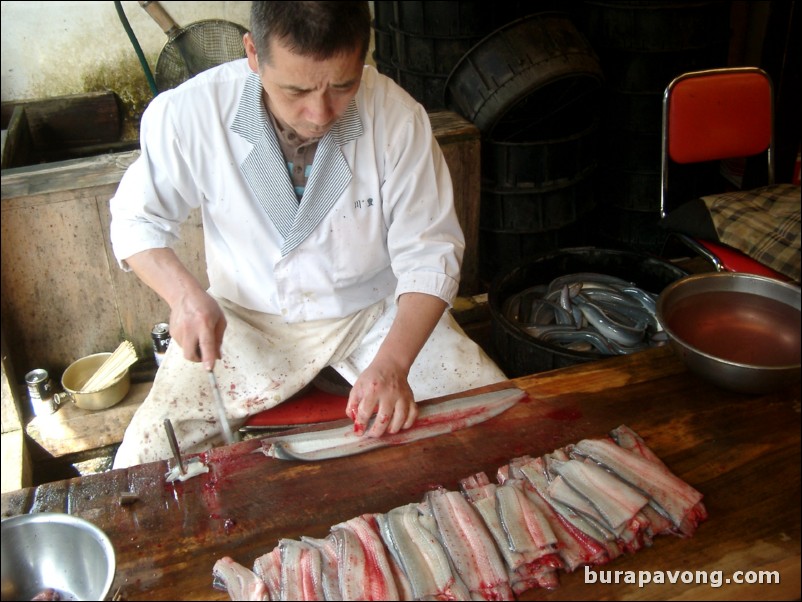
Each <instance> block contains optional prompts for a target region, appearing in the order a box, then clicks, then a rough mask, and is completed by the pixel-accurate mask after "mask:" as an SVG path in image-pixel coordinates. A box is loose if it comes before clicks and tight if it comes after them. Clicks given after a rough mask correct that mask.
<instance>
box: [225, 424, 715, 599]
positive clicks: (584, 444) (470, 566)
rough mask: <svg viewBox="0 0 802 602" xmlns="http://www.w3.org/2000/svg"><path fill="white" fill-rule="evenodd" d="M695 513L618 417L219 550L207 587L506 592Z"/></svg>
mask: <svg viewBox="0 0 802 602" xmlns="http://www.w3.org/2000/svg"><path fill="white" fill-rule="evenodd" d="M706 518H707V510H706V509H705V506H704V503H703V502H702V494H701V493H700V492H699V491H697V490H696V489H695V488H694V487H692V486H691V485H690V484H688V483H686V482H685V481H683V480H682V479H680V478H679V477H678V476H676V475H675V474H674V473H673V472H671V470H670V469H669V468H668V467H667V466H666V465H665V464H664V463H663V462H662V460H661V459H660V458H659V457H658V456H657V455H656V454H655V453H654V452H653V451H652V450H651V449H650V448H649V446H648V445H647V442H646V441H644V440H643V439H642V438H641V437H640V436H639V435H638V434H637V433H636V432H635V431H633V430H632V429H630V428H629V427H627V426H626V425H621V426H619V427H617V428H616V429H614V430H613V431H611V432H610V433H609V436H606V437H605V436H602V437H599V438H591V439H583V440H581V441H578V442H577V443H572V444H569V445H566V446H564V447H560V448H558V449H555V450H554V451H553V452H551V453H547V454H544V455H542V456H529V455H527V456H519V457H516V458H513V459H511V460H509V462H507V463H505V464H502V465H501V466H499V467H498V469H497V471H496V474H495V475H488V474H486V473H484V472H480V473H476V474H470V475H465V477H464V478H462V479H461V480H460V481H459V490H458V491H457V490H448V489H446V488H444V487H433V488H432V489H430V490H429V491H428V492H427V493H426V494H425V495H424V496H423V499H422V500H420V501H416V502H410V503H406V504H404V503H402V504H400V505H399V506H397V507H395V508H393V509H391V510H390V511H388V512H366V513H363V514H360V515H358V516H354V517H351V518H348V519H347V520H343V521H342V522H340V523H337V524H335V525H332V526H331V528H330V530H329V532H328V533H309V534H305V535H301V536H300V537H299V538H297V539H293V538H290V537H286V538H282V539H279V540H278V541H277V542H276V541H266V542H265V548H264V552H263V553H262V554H261V555H259V556H257V557H256V558H250V559H246V558H241V557H236V558H235V557H232V556H223V557H222V558H219V559H218V560H217V561H216V562H215V564H214V566H213V567H212V574H213V585H214V587H216V588H219V589H221V590H224V591H227V592H228V594H229V596H230V597H231V599H232V600H514V599H515V597H516V596H518V595H520V594H523V593H524V592H526V591H527V590H530V589H533V588H546V589H554V588H557V587H559V585H560V575H561V574H563V573H572V572H574V571H578V570H580V568H581V567H588V569H590V570H595V569H594V568H593V567H598V566H599V565H604V564H607V563H610V562H614V561H615V559H616V558H619V557H621V556H622V555H626V554H634V553H637V552H638V551H639V550H641V549H643V548H645V547H649V546H651V545H652V543H653V541H654V539H655V538H656V537H658V536H662V535H673V536H678V537H683V538H687V537H691V536H692V535H694V533H695V532H696V529H697V527H698V526H699V524H700V523H701V522H702V521H704V520H705V519H706ZM232 554H233V555H234V556H236V552H235V551H233V552H232ZM588 569H585V570H586V571H587V570H588Z"/></svg>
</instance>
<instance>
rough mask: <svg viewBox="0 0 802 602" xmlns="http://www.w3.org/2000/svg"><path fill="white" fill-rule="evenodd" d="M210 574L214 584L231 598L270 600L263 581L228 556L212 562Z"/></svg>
mask: <svg viewBox="0 0 802 602" xmlns="http://www.w3.org/2000/svg"><path fill="white" fill-rule="evenodd" d="M212 575H213V577H214V586H215V587H217V588H220V589H225V590H226V591H227V592H228V595H229V596H230V597H231V599H232V600H270V594H269V593H268V591H267V586H266V585H265V582H264V581H262V580H261V579H260V578H259V577H258V576H257V575H256V574H255V573H254V572H253V571H252V570H250V569H249V568H247V567H244V566H242V565H241V564H239V563H238V562H236V561H234V560H233V559H232V558H231V557H229V556H223V557H222V558H221V559H220V560H218V561H217V562H215V563H214V567H213V568H212Z"/></svg>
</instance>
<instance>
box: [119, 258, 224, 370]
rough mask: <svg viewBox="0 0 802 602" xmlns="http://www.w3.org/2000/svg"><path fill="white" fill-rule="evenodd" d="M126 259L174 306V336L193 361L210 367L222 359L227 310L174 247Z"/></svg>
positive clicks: (171, 318)
mask: <svg viewBox="0 0 802 602" xmlns="http://www.w3.org/2000/svg"><path fill="white" fill-rule="evenodd" d="M125 261H126V263H127V264H128V265H129V266H130V267H131V269H132V270H133V271H134V273H135V274H136V275H137V276H139V278H140V279H141V280H142V281H143V282H144V283H145V284H147V285H148V286H149V287H150V288H152V289H153V290H154V291H155V292H156V293H157V294H158V295H159V296H160V297H161V298H162V299H164V300H165V301H166V302H167V304H168V305H169V306H170V336H171V337H172V339H173V340H174V341H176V342H177V343H178V345H179V346H180V347H181V349H183V351H184V357H185V358H186V359H187V360H189V361H191V362H203V367H204V368H206V369H207V370H211V369H212V368H214V363H215V361H217V360H218V359H220V357H221V355H220V348H221V345H222V344H223V333H224V332H225V330H226V318H225V315H223V310H222V309H221V308H220V305H219V304H218V303H217V301H215V300H214V299H213V298H212V297H211V295H209V293H207V292H206V291H205V290H204V289H203V287H202V286H201V285H200V283H199V282H198V280H197V279H196V278H195V277H194V276H193V275H192V274H191V273H190V272H189V270H187V268H186V267H185V266H184V264H183V263H181V260H180V259H178V256H177V255H176V254H175V252H174V251H173V250H172V249H169V248H160V249H148V250H147V251H142V252H140V253H136V254H135V255H132V256H131V257H128V258H127V259H126V260H125Z"/></svg>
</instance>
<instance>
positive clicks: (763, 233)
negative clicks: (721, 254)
mask: <svg viewBox="0 0 802 602" xmlns="http://www.w3.org/2000/svg"><path fill="white" fill-rule="evenodd" d="M702 201H704V203H705V205H706V206H707V209H708V211H709V212H710V217H711V218H712V220H713V225H714V226H715V229H716V234H717V235H718V239H719V241H720V242H721V243H723V244H725V245H728V246H730V247H733V248H735V249H738V250H739V251H741V252H742V253H744V254H746V255H748V256H749V257H751V258H752V259H755V260H757V261H759V262H760V263H762V264H764V265H767V266H769V267H770V268H772V269H774V270H776V271H777V272H780V273H781V274H785V275H786V276H788V277H789V278H791V279H792V280H794V282H799V281H800V187H799V186H796V185H794V184H775V185H773V186H763V187H761V188H755V189H754V190H744V191H742V190H738V191H733V192H725V193H722V194H714V195H710V196H705V197H702Z"/></svg>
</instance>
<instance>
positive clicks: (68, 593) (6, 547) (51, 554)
mask: <svg viewBox="0 0 802 602" xmlns="http://www.w3.org/2000/svg"><path fill="white" fill-rule="evenodd" d="M115 570H116V559H115V555H114V547H113V546H112V544H111V541H110V540H109V538H108V536H106V534H105V533H103V531H101V530H100V529H99V528H98V527H96V526H95V525H93V524H92V523H90V522H88V521H86V520H84V519H81V518H78V517H76V516H72V515H69V514H59V513H50V512H40V513H35V514H23V515H20V516H14V517H11V518H7V519H4V520H3V521H2V573H3V574H2V599H3V600H30V599H31V598H33V597H34V596H36V595H37V594H39V593H41V592H42V591H44V590H48V589H52V590H55V592H57V593H58V594H59V596H60V599H61V600H104V599H105V598H106V596H108V594H109V590H110V589H111V584H112V582H113V581H114V572H115Z"/></svg>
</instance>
